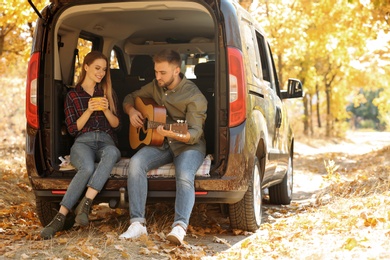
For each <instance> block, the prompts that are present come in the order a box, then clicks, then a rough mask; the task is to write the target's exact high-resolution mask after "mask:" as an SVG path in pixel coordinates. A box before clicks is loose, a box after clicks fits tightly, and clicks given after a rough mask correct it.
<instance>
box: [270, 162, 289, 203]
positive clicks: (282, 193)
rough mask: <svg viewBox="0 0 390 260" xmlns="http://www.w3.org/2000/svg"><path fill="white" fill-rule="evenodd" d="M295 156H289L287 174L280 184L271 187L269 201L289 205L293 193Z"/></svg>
mask: <svg viewBox="0 0 390 260" xmlns="http://www.w3.org/2000/svg"><path fill="white" fill-rule="evenodd" d="M293 179H294V178H293V158H292V154H291V155H290V157H289V160H288V165H287V171H286V175H285V176H284V178H283V181H282V182H281V183H279V184H276V185H274V186H271V187H269V201H270V203H271V204H275V205H289V204H290V203H291V200H292V193H293Z"/></svg>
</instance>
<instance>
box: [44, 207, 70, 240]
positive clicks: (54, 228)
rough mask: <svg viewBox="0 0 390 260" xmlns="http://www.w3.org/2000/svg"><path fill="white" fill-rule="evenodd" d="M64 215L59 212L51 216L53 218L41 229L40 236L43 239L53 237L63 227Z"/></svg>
mask: <svg viewBox="0 0 390 260" xmlns="http://www.w3.org/2000/svg"><path fill="white" fill-rule="evenodd" d="M64 223H65V216H64V215H63V214H61V213H59V212H58V213H57V215H56V216H55V217H54V218H53V220H52V221H51V222H50V223H49V225H47V226H46V227H45V228H44V229H42V231H41V237H42V238H43V239H50V238H52V237H54V235H55V234H56V233H57V232H58V231H61V230H62V229H63V227H64Z"/></svg>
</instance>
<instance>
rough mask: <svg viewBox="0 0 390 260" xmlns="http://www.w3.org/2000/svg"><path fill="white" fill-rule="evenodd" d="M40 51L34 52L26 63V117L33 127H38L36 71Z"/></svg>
mask: <svg viewBox="0 0 390 260" xmlns="http://www.w3.org/2000/svg"><path fill="white" fill-rule="evenodd" d="M39 58H40V53H39V52H36V53H34V54H33V55H32V56H31V58H30V61H29V63H28V70H27V88H26V119H27V123H28V124H29V125H30V126H31V127H33V128H36V129H38V128H39V119H38V107H37V105H38V97H37V93H38V92H37V90H38V73H39Z"/></svg>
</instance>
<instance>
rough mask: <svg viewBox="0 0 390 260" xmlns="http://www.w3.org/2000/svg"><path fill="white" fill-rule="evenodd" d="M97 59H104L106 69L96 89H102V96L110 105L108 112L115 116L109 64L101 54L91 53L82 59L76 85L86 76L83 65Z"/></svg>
mask: <svg viewBox="0 0 390 260" xmlns="http://www.w3.org/2000/svg"><path fill="white" fill-rule="evenodd" d="M97 59H104V60H105V61H106V64H107V69H106V75H105V76H104V77H103V79H102V81H101V82H100V83H99V84H98V88H102V89H103V91H104V95H105V96H106V98H107V99H108V103H109V105H110V110H111V112H112V113H113V114H116V105H115V102H114V97H113V94H112V84H111V74H110V62H109V60H108V59H107V57H106V56H105V55H104V54H103V53H101V52H100V51H91V52H90V53H88V54H87V55H85V57H84V62H83V66H82V67H81V68H82V69H81V75H80V78H79V81H78V82H77V84H81V83H82V82H83V81H84V79H85V76H86V74H87V72H86V70H85V69H84V67H85V65H88V66H90V65H91V64H92V63H93V62H94V61H95V60H97Z"/></svg>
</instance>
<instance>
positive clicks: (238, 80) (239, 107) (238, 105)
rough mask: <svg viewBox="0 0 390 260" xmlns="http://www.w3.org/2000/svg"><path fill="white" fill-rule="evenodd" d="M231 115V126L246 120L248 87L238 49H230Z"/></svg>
mask: <svg viewBox="0 0 390 260" xmlns="http://www.w3.org/2000/svg"><path fill="white" fill-rule="evenodd" d="M228 66H229V88H230V113H229V126H230V127H233V126H237V125H239V124H241V123H242V122H244V120H245V118H246V85H245V72H244V63H243V60H242V53H241V51H240V50H238V49H236V48H232V47H229V48H228Z"/></svg>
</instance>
